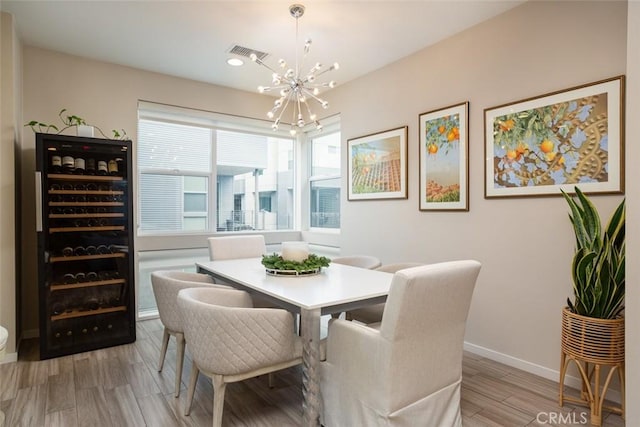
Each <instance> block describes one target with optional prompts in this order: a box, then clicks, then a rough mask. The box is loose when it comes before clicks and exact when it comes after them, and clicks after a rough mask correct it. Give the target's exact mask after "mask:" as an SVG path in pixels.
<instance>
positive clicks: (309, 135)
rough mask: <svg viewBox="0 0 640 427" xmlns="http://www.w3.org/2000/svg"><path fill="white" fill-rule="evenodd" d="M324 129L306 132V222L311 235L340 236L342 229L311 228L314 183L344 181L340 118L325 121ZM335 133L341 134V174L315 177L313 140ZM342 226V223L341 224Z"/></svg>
mask: <svg viewBox="0 0 640 427" xmlns="http://www.w3.org/2000/svg"><path fill="white" fill-rule="evenodd" d="M323 125H324V128H323V129H322V130H321V131H318V130H316V129H315V128H314V129H313V130H309V131H308V132H305V134H304V135H305V143H306V144H305V149H306V154H307V156H306V162H305V163H306V169H307V176H306V179H305V182H306V183H305V190H306V191H305V193H306V196H305V197H304V206H305V216H304V218H305V220H304V223H305V224H306V227H305V228H306V229H307V230H308V231H309V232H311V233H319V234H340V227H338V228H324V227H312V226H311V186H312V185H313V183H314V182H318V181H325V180H330V179H338V180H341V179H342V154H343V153H342V132H341V126H340V117H339V116H332V117H330V118H327V119H324V120H323ZM333 133H339V134H340V146H339V147H338V150H339V151H340V165H339V169H340V173H338V174H326V175H313V139H314V138H315V137H317V136H326V135H330V134H333ZM339 203H340V211H342V191H341V192H340V201H339ZM341 225H342V223H341Z"/></svg>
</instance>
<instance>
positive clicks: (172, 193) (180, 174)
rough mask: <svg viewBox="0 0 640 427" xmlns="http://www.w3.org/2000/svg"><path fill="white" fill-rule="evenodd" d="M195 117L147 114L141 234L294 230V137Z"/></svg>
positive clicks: (141, 129)
mask: <svg viewBox="0 0 640 427" xmlns="http://www.w3.org/2000/svg"><path fill="white" fill-rule="evenodd" d="M192 119H193V120H192V121H193V123H190V118H189V117H185V116H184V115H180V116H178V115H176V117H171V116H170V115H169V116H168V115H167V114H166V113H165V114H164V115H161V114H158V117H154V115H153V114H148V113H147V114H146V115H145V114H141V117H140V119H139V121H138V144H137V159H138V174H139V190H138V195H139V196H138V199H139V205H138V206H139V209H138V212H139V234H140V235H154V234H155V235H158V234H167V233H174V234H176V233H178V234H179V233H186V232H211V231H244V230H282V229H292V228H293V227H294V215H293V212H294V206H295V203H294V173H293V172H294V171H293V161H292V160H293V158H294V156H293V148H294V144H293V140H292V139H291V138H290V137H287V136H284V135H282V136H281V135H279V134H275V135H274V134H273V133H272V131H271V130H270V129H268V130H263V129H260V128H252V123H250V121H249V120H248V119H247V122H248V123H247V124H246V125H244V128H242V126H238V124H237V123H233V126H230V125H229V124H225V123H224V122H223V121H221V120H213V119H212V120H209V121H208V120H203V118H202V117H201V116H200V117H193V118H192ZM234 120H236V121H237V119H234ZM225 125H226V126H225ZM239 127H240V128H241V129H237V128H239ZM229 128H234V129H233V130H229ZM262 131H264V132H265V133H261V132H262ZM266 132H269V133H266Z"/></svg>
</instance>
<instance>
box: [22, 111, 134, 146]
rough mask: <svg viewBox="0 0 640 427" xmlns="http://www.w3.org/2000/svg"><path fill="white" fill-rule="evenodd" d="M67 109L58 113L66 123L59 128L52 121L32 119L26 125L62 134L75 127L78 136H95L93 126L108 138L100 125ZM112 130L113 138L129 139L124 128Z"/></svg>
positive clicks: (63, 122)
mask: <svg viewBox="0 0 640 427" xmlns="http://www.w3.org/2000/svg"><path fill="white" fill-rule="evenodd" d="M66 111H67V109H66V108H63V109H62V110H60V112H59V113H58V117H60V121H61V122H62V124H63V125H64V126H63V127H62V128H61V129H58V126H56V125H54V124H52V123H42V122H40V121H38V120H31V121H30V122H28V123H25V126H28V127H30V128H31V130H32V131H33V132H34V133H35V132H41V133H49V132H51V131H55V133H56V134H60V133H62V132H64V131H65V130H67V129H69V128H72V127H75V128H76V131H77V132H78V136H93V128H95V129H97V130H98V132H100V134H101V135H102V136H103V137H104V138H108V137H107V136H106V135H105V134H104V132H102V129H100V128H99V127H98V126H96V125H92V124H89V123H87V122H86V120H85V119H83V118H82V117H79V116H76V115H75V114H72V115H66V114H64V113H66ZM111 132H113V137H112V138H111V139H128V138H127V132H125V130H124V129H121V130H120V131H118V130H116V129H113V130H112V131H111Z"/></svg>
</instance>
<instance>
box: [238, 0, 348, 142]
mask: <svg viewBox="0 0 640 427" xmlns="http://www.w3.org/2000/svg"><path fill="white" fill-rule="evenodd" d="M289 13H290V14H291V16H293V17H294V18H295V19H296V63H295V67H294V68H291V67H289V68H288V67H287V63H286V61H285V60H284V59H280V60H278V65H279V67H280V68H281V71H277V70H275V69H273V68H271V67H270V66H268V65H267V64H265V63H264V62H262V60H261V59H260V58H258V56H257V55H256V54H255V53H252V54H251V55H249V58H250V59H251V60H252V61H253V62H255V63H257V64H259V65H262V66H263V67H265V68H267V69H269V70H270V71H271V72H272V74H271V77H272V84H273V86H258V92H260V93H264V92H270V91H279V94H280V97H279V98H278V99H276V100H275V102H274V103H273V108H272V109H271V110H270V111H269V112H268V113H267V117H269V118H270V119H274V121H273V124H272V125H271V128H272V129H273V130H278V127H279V125H280V120H281V119H282V116H283V114H284V113H285V111H286V110H287V108H288V107H289V105H291V106H292V108H291V109H292V110H293V112H292V116H291V117H292V118H291V130H290V133H291V135H295V134H296V133H297V130H296V127H297V128H303V127H304V126H306V125H307V124H310V123H313V124H315V126H316V129H317V130H322V125H321V124H320V122H319V121H318V118H317V116H316V114H315V113H313V111H312V110H311V106H310V105H309V102H308V101H309V100H310V99H313V100H315V101H316V102H317V103H318V104H320V106H321V107H322V108H323V109H325V110H326V109H327V108H329V103H328V102H327V101H326V100H324V99H322V98H319V97H318V94H319V93H320V89H321V88H334V87H335V86H336V82H335V81H334V80H331V81H329V82H326V83H319V82H318V77H320V76H321V75H323V74H325V73H327V72H329V71H332V70H337V69H338V68H339V65H338V63H337V62H335V63H334V64H333V65H331V66H330V67H328V68H324V67H323V66H322V64H320V63H319V62H318V63H316V64H315V65H314V66H312V67H311V68H310V69H309V71H307V72H304V71H303V69H304V62H305V59H306V58H307V54H308V53H309V50H310V48H311V39H306V40H305V41H304V48H303V55H302V59H301V60H300V61H299V60H298V50H297V46H298V19H299V18H300V17H301V16H302V15H304V6H303V5H301V4H292V5H291V6H289Z"/></svg>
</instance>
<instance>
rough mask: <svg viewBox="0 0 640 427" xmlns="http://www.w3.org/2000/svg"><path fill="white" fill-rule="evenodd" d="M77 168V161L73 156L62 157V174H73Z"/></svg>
mask: <svg viewBox="0 0 640 427" xmlns="http://www.w3.org/2000/svg"><path fill="white" fill-rule="evenodd" d="M74 168H75V160H74V159H73V157H71V156H63V157H62V172H64V173H68V174H71V173H73V169H74Z"/></svg>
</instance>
